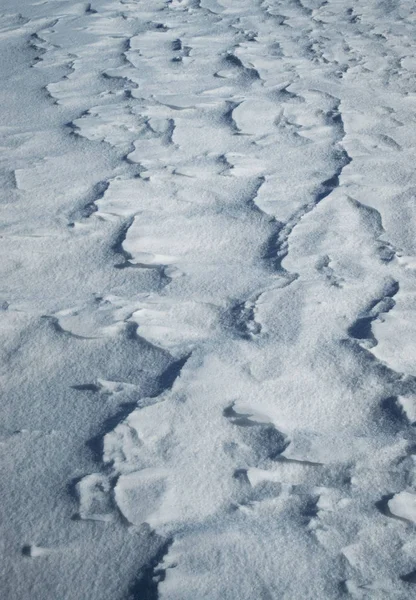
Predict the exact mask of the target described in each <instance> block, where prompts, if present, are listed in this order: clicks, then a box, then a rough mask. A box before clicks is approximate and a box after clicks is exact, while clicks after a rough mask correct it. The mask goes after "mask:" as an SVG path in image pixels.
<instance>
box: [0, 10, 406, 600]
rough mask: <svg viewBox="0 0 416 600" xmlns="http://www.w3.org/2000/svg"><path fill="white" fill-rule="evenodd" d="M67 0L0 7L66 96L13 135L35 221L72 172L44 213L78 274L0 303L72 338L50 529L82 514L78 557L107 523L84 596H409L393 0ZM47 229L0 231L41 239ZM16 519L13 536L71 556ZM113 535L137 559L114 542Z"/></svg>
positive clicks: (400, 142) (36, 332) (401, 118)
mask: <svg viewBox="0 0 416 600" xmlns="http://www.w3.org/2000/svg"><path fill="white" fill-rule="evenodd" d="M57 4H58V5H59V6H60V5H61V4H62V7H61V8H59V7H58V8H56V9H55V8H54V9H53V10H52V9H50V10H48V14H44V13H42V10H46V9H45V8H43V9H42V8H41V7H38V8H37V9H36V11H37V12H36V11H35V13H34V16H32V17H31V19H32V20H31V19H29V20H28V21H25V20H24V18H23V17H14V20H13V19H12V20H11V21H10V22H9V21H7V24H6V25H7V27H8V28H9V29H10V30H11V31H15V29H16V30H17V31H20V29H19V28H23V29H22V32H24V35H26V36H28V44H29V48H30V54H29V55H28V57H27V60H28V61H29V65H30V67H29V68H30V69H32V70H33V71H36V73H37V72H39V73H43V72H45V73H46V75H45V77H43V79H44V80H45V81H43V80H42V86H38V87H39V90H43V96H42V98H43V100H42V101H43V102H45V103H46V102H48V103H49V104H48V105H50V106H51V108H50V110H52V109H53V111H56V114H58V113H59V114H62V115H63V116H64V117H65V122H60V121H59V117H55V118H56V124H55V122H54V125H53V127H52V133H51V134H50V138H45V140H46V141H42V144H43V146H42V147H41V148H40V149H39V151H38V154H36V153H34V151H33V150H32V149H31V148H30V147H29V149H27V148H26V145H27V144H28V141H27V139H26V138H25V137H24V136H23V135H22V134H20V137H19V136H17V134H15V137H13V136H11V140H10V142H9V144H10V147H13V148H14V147H18V148H21V146H23V149H21V150H20V151H16V154H15V163H16V165H17V166H16V167H15V168H14V172H13V177H11V178H10V181H11V185H12V186H14V188H15V192H16V190H17V192H18V193H19V194H28V193H32V194H34V197H35V199H36V202H35V207H31V208H30V211H32V212H31V213H30V215H29V216H30V217H31V216H32V213H33V214H35V210H36V203H38V204H39V205H40V206H42V205H41V198H40V196H39V193H40V192H39V191H38V190H43V189H47V191H48V194H49V196H50V197H54V194H55V195H56V194H58V193H59V190H60V189H61V187H62V186H63V183H66V184H67V188H68V190H70V191H68V192H66V193H65V195H64V200H62V203H61V204H58V205H53V204H52V206H54V208H53V211H54V212H52V213H51V214H52V215H53V219H52V223H53V224H52V225H50V226H49V227H50V230H48V229H47V227H46V226H45V228H44V229H42V227H41V228H40V231H41V238H42V239H43V237H47V236H52V237H54V239H55V238H56V249H55V250H54V252H56V254H57V255H59V254H60V253H61V254H63V253H64V252H69V253H72V254H71V255H72V256H73V259H71V261H70V263H69V266H68V265H66V263H62V262H60V263H59V265H60V266H61V265H62V264H63V265H64V266H65V265H66V266H67V267H68V269H69V271H70V272H71V269H72V272H73V273H75V279H74V280H72V279H71V278H70V282H69V283H66V282H65V283H59V286H57V285H56V283H54V279H53V276H51V278H50V279H49V274H48V271H47V269H48V265H49V263H46V262H43V263H41V267H39V264H40V263H35V266H36V267H38V269H41V270H40V271H39V273H40V279H41V280H42V279H43V285H48V282H50V283H49V285H51V287H52V289H53V290H54V293H53V294H51V298H50V299H48V301H43V300H42V301H41V302H39V303H38V304H36V301H37V299H38V298H39V297H42V296H41V294H40V293H39V291H38V289H37V285H38V283H37V282H36V283H35V284H34V287H33V288H32V287H30V291H29V292H26V293H25V295H22V292H21V291H20V288H18V286H17V285H16V284H15V282H14V279H11V282H12V283H11V284H10V286H9V288H10V290H11V291H10V293H9V295H8V296H7V297H5V304H4V312H5V313H6V312H7V315H9V318H10V323H11V325H10V327H12V326H13V323H14V321H13V320H12V319H14V320H15V321H16V322H18V321H19V319H21V320H22V319H24V318H26V317H24V315H22V314H21V313H22V312H23V313H26V312H27V313H28V315H30V319H31V321H30V326H29V324H28V325H26V324H25V328H26V329H24V331H25V333H26V331H29V334H28V335H30V336H35V340H36V342H34V343H35V344H42V343H45V340H46V343H49V342H50V343H51V344H52V343H54V344H56V347H57V348H58V350H59V351H58V353H57V354H58V356H59V353H61V354H64V353H65V352H67V353H68V355H69V356H70V357H71V358H70V360H71V361H72V362H73V363H74V364H75V365H77V367H76V368H74V369H73V370H71V371H68V372H69V375H67V374H66V373H67V371H65V369H66V368H67V367H66V366H65V367H64V366H62V365H61V363H59V365H60V366H59V368H60V369H63V371H64V373H65V376H64V377H63V380H64V381H65V385H66V383H68V385H67V388H68V390H70V393H71V398H74V400H73V401H74V402H76V400H75V398H77V399H78V400H77V402H79V403H81V402H83V403H84V404H87V405H88V406H90V405H91V409H88V410H89V412H86V413H85V414H86V416H85V418H84V419H85V420H86V422H88V419H91V424H90V426H89V427H85V428H84V429H83V435H84V438H85V439H84V441H86V440H88V448H89V451H90V452H91V454H92V456H93V459H94V460H95V469H94V467H93V466H92V465H91V462H90V463H88V461H87V460H85V459H84V458H82V460H81V459H80V461H81V463H82V464H79V465H78V466H77V463H76V462H75V463H74V462H71V463H70V465H69V466H67V467H66V470H65V473H66V474H67V475H68V477H67V482H68V483H69V487H68V489H69V490H70V492H71V493H72V495H73V498H74V499H75V500H76V502H77V506H78V508H77V511H76V514H75V515H73V521H70V520H69V519H67V521H68V522H67V524H66V525H65V524H64V525H61V527H62V528H63V531H66V530H68V531H70V527H75V526H76V527H78V528H82V527H83V528H84V529H83V530H82V531H83V532H84V533H83V534H82V536H83V537H82V540H81V541H79V542H78V544H79V546H78V547H79V548H82V550H83V552H87V549H88V548H89V547H90V546H88V544H89V543H90V544H92V545H93V541H90V542H89V541H88V539H89V533H88V532H89V531H91V532H94V534H93V535H92V534H91V536H90V538H91V540H92V539H93V537H94V535H97V536H99V537H100V539H101V538H102V539H106V540H108V541H107V542H105V543H104V545H105V548H106V551H107V555H105V557H104V558H103V562H104V566H105V569H106V571H108V573H109V575H108V577H107V578H108V579H111V577H110V575H111V574H112V573H115V572H116V571H117V572H118V575H117V577H118V579H114V582H113V583H112V585H113V588H110V587H108V585H109V584H108V582H107V579H106V575H104V574H102V573H99V574H98V575H97V577H98V581H99V583H97V584H95V585H94V586H93V587H91V586H90V583H89V582H87V581H86V580H87V579H88V576H85V575H83V576H82V577H81V580H80V589H82V594H81V595H82V596H83V597H88V598H91V599H93V598H97V599H98V598H99V599H100V600H102V599H103V598H107V597H108V598H112V599H114V598H116V597H120V598H127V597H129V598H134V599H137V600H138V599H141V598H152V599H156V598H159V599H161V600H188V599H189V600H199V599H200V598H201V599H202V598H209V599H210V600H220V599H221V600H223V599H230V600H253V598H264V599H266V598H267V599H281V598H282V599H283V598H285V599H288V600H298V599H299V600H300V599H302V600H304V599H308V598H310V599H311V600H312V599H314V600H315V599H317V598H319V599H331V600H332V599H335V598H343V597H345V596H347V597H351V598H375V599H381V598H386V599H389V600H390V599H392V598H397V599H405V598H411V597H412V593H413V591H414V589H413V587H414V583H415V581H416V576H415V572H416V564H415V559H414V550H415V547H416V538H415V533H414V525H415V523H416V511H415V502H416V500H415V499H416V479H415V475H414V473H415V466H414V460H415V459H414V457H415V445H414V444H415V436H414V424H415V423H416V378H415V375H416V364H415V361H416V359H415V356H416V355H415V353H414V351H413V349H412V343H413V339H414V335H413V330H414V327H415V325H414V322H413V321H414V319H413V316H414V304H415V302H416V295H415V272H416V258H415V257H416V248H415V247H414V244H415V243H414V222H415V217H416V215H415V214H414V213H415V210H416V209H415V206H416V204H415V202H414V198H415V190H416V182H415V181H414V179H415V175H414V167H413V165H414V158H415V156H414V154H415V152H414V133H415V126H414V116H413V113H414V109H415V106H416V100H415V99H416V96H415V90H414V81H413V79H412V77H413V73H412V69H414V65H415V60H416V59H415V57H414V46H413V47H412V31H413V27H414V24H413V23H412V6H411V4H410V2H406V1H403V2H401V3H383V2H377V1H376V0H370V2H367V3H365V4H366V6H357V7H355V6H354V7H351V6H350V5H349V4H348V3H347V2H344V1H342V2H337V3H333V2H332V3H331V2H325V1H321V0H302V2H301V1H298V0H296V1H290V0H282V1H273V0H169V1H168V0H155V2H152V3H150V2H148V1H146V0H138V1H135V2H129V1H126V0H123V1H120V0H104V1H102V2H100V3H98V2H91V3H88V4H87V3H85V2H82V3H80V2H75V1H72V2H70V1H69V0H68V1H67V2H65V1H63V2H58V3H57ZM39 11H40V13H39ZM55 13H56V14H55ZM31 14H32V13H31ZM21 19H23V22H22V21H21ZM32 21H33V22H32ZM13 28H15V29H13ZM74 32H76V33H74ZM20 35H23V33H20ZM29 59H30V60H29ZM52 74H53V76H54V79H53V80H52V79H50V80H48V76H49V75H52ZM35 87H36V86H35ZM39 90H38V93H39ZM53 114H55V113H53ZM62 118H63V117H62ZM58 123H60V125H59V126H60V128H61V129H62V130H63V133H62V131H60V135H62V139H63V140H66V141H65V142H60V143H61V146H59V144H58V145H57V148H60V147H64V148H65V153H66V156H67V158H66V163H68V169H69V173H67V174H65V176H64V175H62V174H61V173H60V169H61V168H62V163H61V162H60V160H59V157H60V156H61V154H62V152H63V151H59V152H58V150H55V151H54V152H51V154H49V153H47V154H46V156H45V152H46V150H45V148H46V144H47V143H51V142H50V141H49V139H51V140H52V139H53V135H54V134H53V132H54V131H55V130H54V127H55V128H57V127H58V125H57V124H58ZM56 135H57V134H56ZM15 138H16V139H15ZM54 143H55V142H54ZM65 144H67V145H65ZM42 149H43V150H45V152H44V153H43V155H42ZM60 152H61V154H60ZM25 153H26V154H25ZM26 155H28V156H29V157H30V160H29V161H28V160H27V159H25V156H26ZM57 157H58V158H57ZM72 157H75V158H74V159H73V160H75V166H72V165H71V160H72ZM88 157H90V161H91V168H88V174H87V176H84V175H83V169H82V166H83V165H84V170H85V161H86V160H87V158H88ZM71 169H72V171H71ZM50 172H54V173H57V174H56V175H54V177H53V178H52V181H51V182H49V179H48V181H47V184H45V177H46V175H45V174H47V173H50ZM7 181H9V180H7ZM69 183H71V184H72V185H69ZM49 196H48V198H49ZM48 206H49V204H48ZM12 220H13V219H12ZM35 224H36V223H35ZM36 225H37V227H35V226H33V231H29V232H27V231H24V232H22V231H20V230H19V229H17V230H15V229H13V228H12V227H11V229H10V231H11V233H10V235H9V234H7V235H9V238H10V239H13V240H14V242H13V243H16V244H17V248H18V249H19V248H21V247H22V246H21V245H22V244H23V243H26V246H24V247H25V248H26V249H27V248H29V249H30V248H32V247H33V244H35V243H36V242H34V241H33V240H32V241H31V242H30V244H31V245H27V244H28V243H29V242H22V241H20V236H23V237H24V238H25V236H31V235H38V231H39V219H38V223H37V224H36ZM62 230H64V231H65V234H62ZM9 243H11V242H9ZM42 243H43V242H42V241H41V242H39V244H42ZM41 247H43V246H41ZM17 256H18V255H17V254H16V252H15V250H14V247H13V251H12V252H11V254H10V263H11V264H12V263H13V264H14V265H16V264H17ZM8 260H9V259H8ZM56 260H59V259H58V258H57V259H56ZM13 261H14V262H13ZM51 262H52V259H51ZM73 263H74V264H73ZM88 264H90V265H91V268H88ZM84 265H85V267H84ZM97 265H98V266H97ZM94 269H95V271H94ZM57 271H58V273H59V272H60V271H61V270H60V269H57ZM90 272H92V273H93V274H92V275H89V273H90ZM94 273H96V274H94ZM9 277H11V276H10V275H9ZM55 277H57V276H56V275H55ZM89 277H91V278H92V279H93V282H92V283H91V284H89V283H86V282H88V281H89ZM58 280H59V281H60V279H59V275H58ZM71 281H72V282H71ZM79 282H80V283H79ZM84 285H85V290H86V291H83V290H82V289H81V290H80V289H79V288H82V287H83V286H84ZM13 293H14V297H13ZM10 298H11V299H10ZM10 315H12V316H10ZM27 319H28V323H29V317H27ZM32 321H33V323H32ZM39 323H40V324H39ZM19 326H20V325H19ZM14 327H17V326H16V325H14ZM16 331H17V329H16ZM15 335H17V334H15ZM38 340H39V341H38ZM48 340H49V342H48ZM51 340H52V341H51ZM21 343H22V342H16V343H15V345H14V346H13V344H11V345H10V344H9V345H10V346H11V347H10V349H8V352H9V354H8V356H10V359H8V360H10V361H19V360H21V359H20V354H22V355H23V356H25V354H24V353H25V352H28V351H27V350H25V351H24V352H23V351H22V350H16V348H17V349H19V348H20V345H21ZM16 356H17V358H16ZM29 362H30V361H29ZM11 364H12V365H13V366H14V368H16V365H20V362H15V363H11ZM78 365H79V366H78ZM54 368H55V369H57V368H58V367H56V366H55V367H54ZM38 385H39V389H41V387H40V383H39V384H38ZM54 385H56V383H54ZM94 403H95V404H94ZM97 405H99V406H100V409H99V410H98V409H94V408H92V407H93V406H97ZM78 410H79V411H80V414H79V415H78V417H80V415H81V417H80V418H81V419H82V415H83V414H84V413H83V412H82V411H83V410H86V409H78ZM100 411H101V412H100ZM81 413H82V414H81ZM76 415H77V413H75V417H76ZM58 422H59V427H57V429H59V428H60V427H62V428H64V427H65V421H64V419H63V418H62V420H60V421H58ZM75 423H76V419H75ZM20 433H21V432H19V435H20ZM7 439H9V438H7ZM10 439H12V438H11V437H10ZM7 443H8V442H7ZM56 443H57V444H59V442H56ZM77 443H78V444H81V441H80V440H78V442H77ZM49 444H52V442H49ZM77 448H78V450H77V451H76V452H75V454H77V452H78V453H79V452H80V450H79V445H78V446H77ZM72 452H74V451H73V450H72ZM61 463H62V464H64V462H63V461H61ZM61 463H59V461H58V462H57V463H56V465H57V468H58V467H59V469H62V467H61V466H60V465H61ZM65 464H66V463H65ZM35 471H36V469H35ZM36 472H37V471H36ZM64 523H65V521H64ZM90 526H91V529H87V528H88V527H90ZM92 527H94V529H92ZM42 531H43V530H42ZM96 532H98V533H96ZM35 534H36V529H35V530H34V533H32V538H33V536H34V535H35ZM36 535H38V536H39V535H40V534H39V533H38V534H36ZM43 535H45V534H43ZM79 535H81V534H79ZM106 536H107V537H106ZM58 537H59V536H58ZM32 538H31V539H25V540H22V543H21V547H22V555H23V557H26V558H27V557H36V560H37V561H39V564H40V561H41V560H46V556H47V557H48V559H47V560H49V561H50V560H52V557H53V556H54V555H55V554H54V553H56V555H57V556H60V554H59V552H61V553H62V550H59V549H58V550H56V549H54V548H53V547H52V548H51V549H50V548H49V546H48V545H47V544H46V543H45V542H44V541H43V539H40V538H39V539H37V538H36V539H35V538H33V539H32ZM123 540H128V544H131V549H130V554H129V556H130V559H129V560H130V561H131V560H132V557H133V559H134V552H137V555H138V558H137V567H135V566H134V565H132V564H131V563H129V564H130V566H129V567H128V568H127V566H126V563H125V559H124V558H123V560H121V559H120V560H117V558H116V559H115V560H114V561H111V560H109V558H108V556H109V555H111V550H112V548H114V551H115V552H118V551H119V548H121V547H122V544H123ZM135 540H136V541H135ZM59 544H62V542H59V541H55V545H57V546H59ZM112 544H113V546H112ZM117 544H118V545H117ZM126 544H127V542H126ZM52 546H53V544H52ZM126 547H127V545H126ZM138 548H140V551H139V549H138ZM120 552H121V550H120ZM132 552H133V554H132ZM108 553H109V554H108ZM126 555H127V550H125V553H124V554H123V557H125V556H126ZM139 555H140V556H139ZM83 558H84V556H83ZM22 560H23V559H22ZM65 560H70V559H65ZM88 561H89V562H88ZM94 561H99V558H97V557H96V556H95V555H94V556H93V558H92V559H86V565H87V567H85V568H89V569H93V568H94V564H95V562H94ZM120 563H123V565H124V567H123V568H124V569H125V570H124V571H120ZM73 564H74V563H68V565H69V566H68V567H67V569H69V572H71V568H74V567H73ZM122 576H123V577H126V579H125V580H124V584H123V585H121V584H120V583H119V582H120V580H121V578H122ZM115 582H117V588H116V587H115V585H116V583H115ZM38 585H40V587H38V588H37V590H38V591H37V592H36V593H38V596H36V597H37V598H38V597H39V598H42V599H45V598H46V597H47V594H48V592H45V588H42V585H45V584H42V583H41V584H38ZM89 586H90V587H89ZM412 586H413V587H412ZM42 590H43V591H42ZM13 597H16V594H15V595H14V596H13ZM19 597H21V598H24V597H25V596H24V591H22V593H21V595H20V596H19ZM50 597H56V594H55V595H53V596H50ZM68 597H71V598H72V597H74V598H76V597H77V596H76V595H75V596H68ZM78 597H79V594H78Z"/></svg>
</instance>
